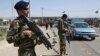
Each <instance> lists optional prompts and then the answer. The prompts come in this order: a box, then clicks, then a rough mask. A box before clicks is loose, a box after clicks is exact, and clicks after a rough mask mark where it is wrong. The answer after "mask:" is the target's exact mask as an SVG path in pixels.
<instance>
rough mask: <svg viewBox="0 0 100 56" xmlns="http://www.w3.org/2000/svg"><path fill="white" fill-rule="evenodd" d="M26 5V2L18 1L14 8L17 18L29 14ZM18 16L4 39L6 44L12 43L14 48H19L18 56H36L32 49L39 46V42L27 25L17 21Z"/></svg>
mask: <svg viewBox="0 0 100 56" xmlns="http://www.w3.org/2000/svg"><path fill="white" fill-rule="evenodd" d="M28 5H29V3H28V2H25V1H19V2H17V3H16V4H15V6H14V8H15V9H16V11H17V13H18V15H19V16H21V15H23V16H25V17H27V16H28V13H29V8H28ZM19 16H18V17H17V18H16V19H14V20H13V21H12V22H11V24H10V28H9V31H8V33H7V38H6V39H7V41H8V43H14V46H15V47H19V49H18V56H36V53H35V50H34V48H35V46H36V44H41V41H40V40H39V38H37V37H36V35H35V33H34V32H32V31H31V30H30V29H29V27H28V26H27V24H25V23H24V22H22V21H21V20H19ZM33 39H34V40H33Z"/></svg>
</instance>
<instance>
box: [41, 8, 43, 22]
mask: <svg viewBox="0 0 100 56" xmlns="http://www.w3.org/2000/svg"><path fill="white" fill-rule="evenodd" d="M41 9H42V23H43V10H44V8H41Z"/></svg>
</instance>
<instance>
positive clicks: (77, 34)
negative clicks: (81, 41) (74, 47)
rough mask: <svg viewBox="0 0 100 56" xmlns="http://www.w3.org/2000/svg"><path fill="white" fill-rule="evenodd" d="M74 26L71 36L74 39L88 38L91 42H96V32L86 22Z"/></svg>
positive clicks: (75, 23) (76, 23)
mask: <svg viewBox="0 0 100 56" xmlns="http://www.w3.org/2000/svg"><path fill="white" fill-rule="evenodd" d="M72 24H73V25H74V27H73V28H71V35H72V38H73V39H75V38H82V37H88V38H91V40H95V37H96V36H97V35H96V31H95V30H94V29H93V28H92V27H90V26H89V24H88V23H86V22H73V23H72Z"/></svg>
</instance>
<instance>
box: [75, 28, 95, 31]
mask: <svg viewBox="0 0 100 56" xmlns="http://www.w3.org/2000/svg"><path fill="white" fill-rule="evenodd" d="M74 30H75V31H77V32H95V30H94V29H93V28H74Z"/></svg>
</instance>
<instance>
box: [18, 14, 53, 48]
mask: <svg viewBox="0 0 100 56" xmlns="http://www.w3.org/2000/svg"><path fill="white" fill-rule="evenodd" d="M18 19H19V20H21V21H23V22H24V23H26V24H27V25H28V27H29V28H30V30H31V31H33V32H35V34H36V36H38V37H39V38H40V39H41V40H42V42H43V44H44V45H45V47H46V48H47V49H50V48H51V49H52V45H51V43H50V42H49V40H48V39H47V38H46V36H45V35H44V34H43V32H42V31H41V30H40V28H39V27H38V26H37V25H36V23H35V22H30V21H28V20H27V18H26V17H25V16H23V15H22V16H19V18H18Z"/></svg>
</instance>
